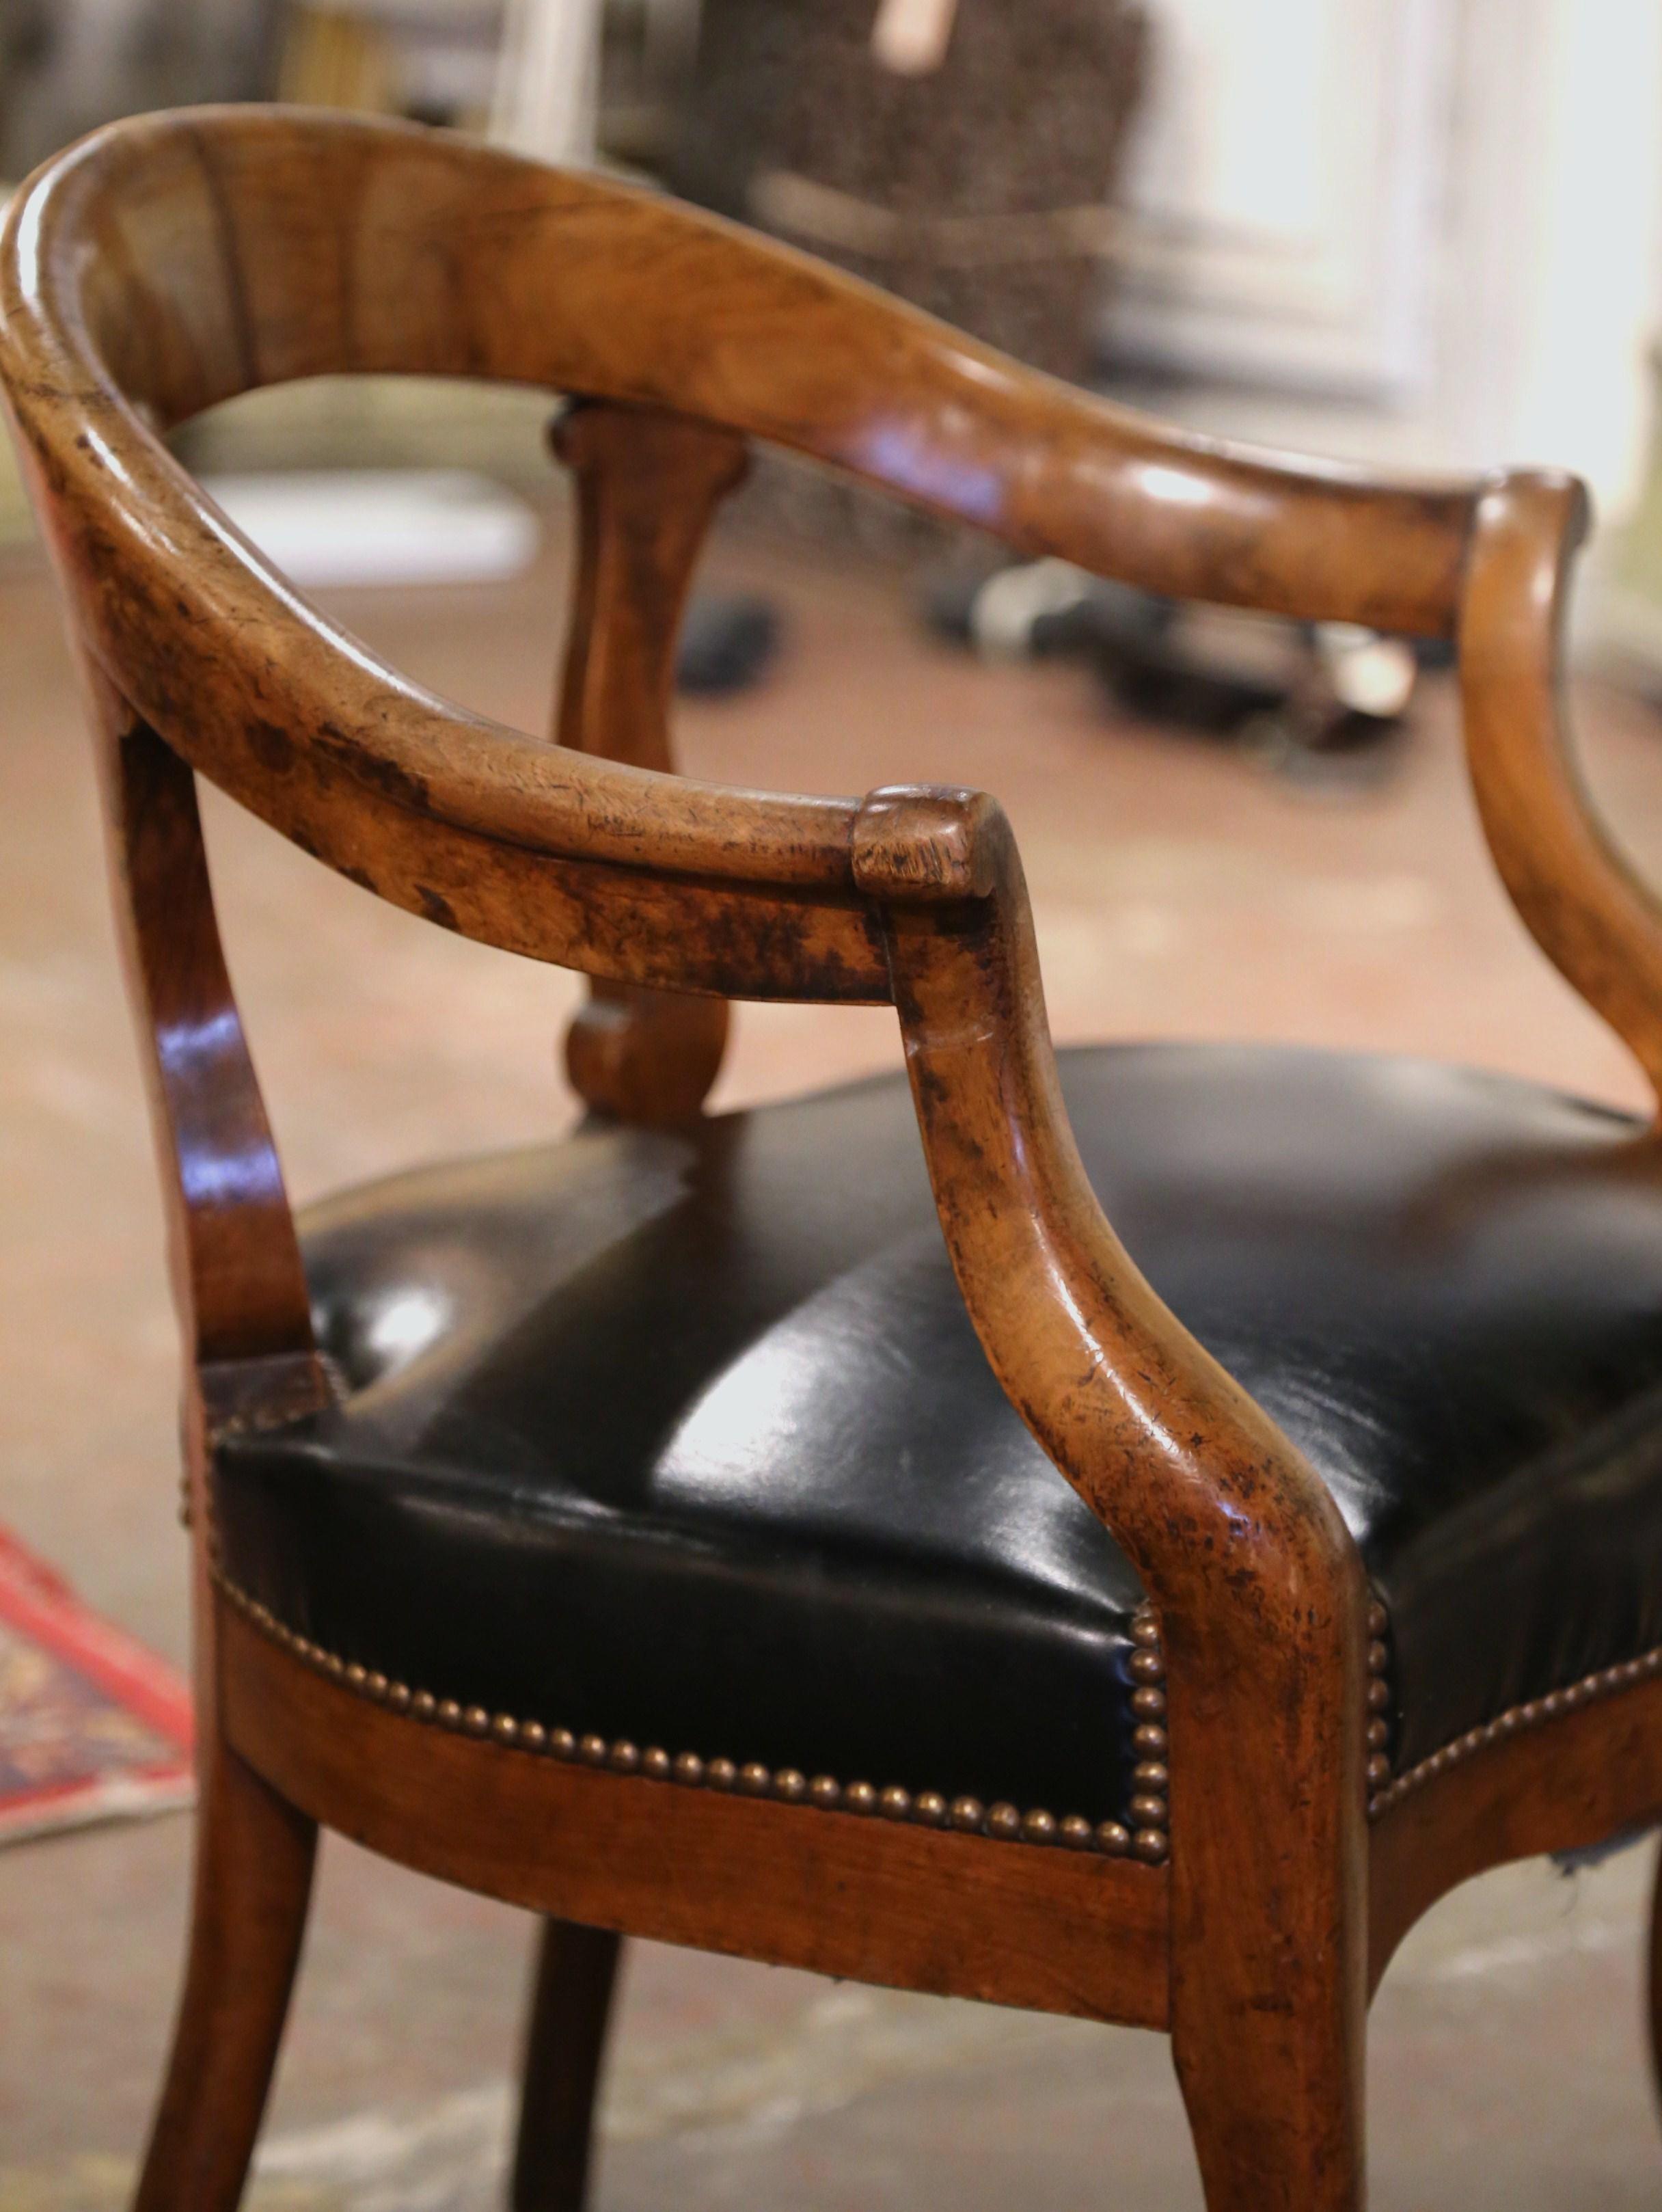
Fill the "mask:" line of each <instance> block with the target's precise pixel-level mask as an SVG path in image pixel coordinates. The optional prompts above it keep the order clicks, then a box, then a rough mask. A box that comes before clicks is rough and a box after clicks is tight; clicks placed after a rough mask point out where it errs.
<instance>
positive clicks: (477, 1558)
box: [216, 1046, 1662, 1820]
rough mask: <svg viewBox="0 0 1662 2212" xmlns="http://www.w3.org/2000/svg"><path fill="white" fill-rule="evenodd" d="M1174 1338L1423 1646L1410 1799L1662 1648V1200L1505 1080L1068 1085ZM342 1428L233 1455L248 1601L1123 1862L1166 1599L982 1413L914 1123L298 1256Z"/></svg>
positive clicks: (527, 1688) (317, 1247)
mask: <svg viewBox="0 0 1662 2212" xmlns="http://www.w3.org/2000/svg"><path fill="white" fill-rule="evenodd" d="M1062 1069H1063V1084H1064V1088H1065V1091H1066V1095H1067V1099H1068V1104H1069V1108H1070V1110H1071V1114H1072V1115H1073V1118H1074V1122H1075V1126H1076V1128H1077V1132H1078V1135H1079V1139H1080V1143H1081V1147H1082V1150H1083V1153H1084V1157H1085V1161H1086V1164H1087V1166H1088V1168H1089V1171H1090V1174H1091V1177H1092V1180H1093V1182H1095V1186H1096V1188H1097V1190H1098V1191H1099V1193H1100V1194H1101V1197H1102V1199H1103V1200H1104V1202H1105V1204H1106V1205H1107V1209H1108V1211H1109V1213H1110V1215H1111V1217H1112V1218H1113V1221H1114V1223H1115V1225H1117V1227H1118V1228H1119V1231H1120V1233H1121V1235H1122V1236H1123V1237H1124V1238H1125V1242H1126V1243H1127V1244H1128V1246H1129V1248H1130V1249H1131V1253H1132V1254H1133V1255H1134V1256H1135V1258H1136V1259H1137V1261H1138V1263H1139V1264H1140V1265H1141V1266H1142V1267H1143V1269H1144V1270H1145V1271H1146V1273H1148V1275H1149V1278H1150V1279H1151V1280H1152V1281H1153V1283H1154V1285H1155V1286H1156V1289H1157V1290H1158V1291H1160V1292H1161V1293H1162V1296H1163V1297H1165V1298H1166V1299H1167V1300H1168V1302H1169V1303H1170V1304H1171V1305H1172V1306H1173V1307H1174V1309H1175V1310H1176V1311H1177V1312H1178V1313H1179V1314H1180V1316H1182V1318H1183V1319H1184V1320H1185V1321H1186V1322H1187V1324H1188V1325H1189V1326H1190V1328H1192V1329H1193V1330H1194V1331H1195V1333H1196V1334H1198V1336H1199V1338H1200V1339H1201V1340H1202V1341H1203V1342H1204V1344H1206V1345H1207V1346H1210V1349H1211V1351H1212V1352H1214V1353H1215V1354H1216V1356H1217V1358H1219V1359H1221V1360H1222V1363H1223V1364H1224V1365H1225V1366H1226V1367H1228V1369H1230V1370H1232V1372H1233V1373H1234V1375H1235V1376H1237V1377H1238V1378H1239V1379H1240V1382H1241V1383H1244V1384H1245V1385H1246V1388H1247V1389H1250V1390H1251V1391H1253V1393H1254V1394H1255V1395H1256V1396H1257V1397H1258V1398H1259V1401H1261V1402H1262V1403H1263V1404H1264V1405H1265V1407H1267V1409H1268V1410H1269V1411H1270V1413H1271V1414H1273V1415H1274V1417H1275V1418H1276V1419H1277V1420H1278V1421H1279V1422H1281V1423H1282V1424H1283V1426H1284V1427H1285V1429H1286V1430H1287V1431H1288V1433H1289V1435H1290V1436H1291V1437H1293V1438H1294V1439H1295V1441H1296V1442H1297V1443H1298V1444H1299V1445H1300V1446H1301V1448H1302V1449H1303V1450H1304V1451H1305V1452H1306V1453H1307V1455H1308V1456H1309V1458H1310V1459H1311V1460H1312V1461H1313V1463H1314V1464H1315V1466H1316V1467H1317V1468H1319V1470H1320V1472H1321V1474H1322V1475H1323V1476H1324V1477H1325V1480H1327V1482H1328V1483H1329V1485H1330V1486H1331V1489H1332V1491H1333V1492H1334V1494H1335V1496H1336V1497H1337V1500H1338V1502H1339V1504H1340V1506H1341V1508H1342V1510H1343V1511H1344V1516H1345V1517H1346V1519H1347V1521H1348V1522H1349V1523H1350V1527H1351V1528H1352V1529H1353V1530H1354V1532H1355V1533H1356V1536H1357V1538H1358V1539H1359V1541H1360V1542H1361V1544H1362V1550H1363V1553H1364V1556H1365V1558H1366V1560H1367V1563H1368V1567H1369V1569H1370V1571H1371V1572H1372V1574H1373V1576H1374V1581H1375V1583H1376V1584H1377V1585H1378V1587H1379V1588H1380V1591H1381V1593H1382V1595H1384V1596H1385V1598H1386V1601H1387V1602H1388V1604H1389V1606H1390V1608H1391V1612H1392V1634H1393V1638H1394V1645H1395V1659H1394V1670H1393V1680H1394V1686H1395V1693H1396V1695H1397V1697H1398V1701H1399V1707H1400V1711H1399V1714H1398V1747H1397V1762H1398V1765H1399V1766H1400V1765H1404V1764H1405V1763H1411V1762H1412V1761H1414V1760H1416V1759H1419V1758H1421V1757H1422V1756H1424V1755H1425V1754H1426V1753H1428V1752H1429V1751H1431V1750H1433V1749H1435V1748H1436V1747H1438V1746H1440V1745H1441V1744H1442V1743H1444V1742H1446V1741H1449V1740H1450V1739H1451V1738H1452V1737H1453V1736H1454V1735H1458V1734H1459V1733H1460V1732H1462V1731H1463V1730H1465V1729H1467V1728H1469V1727H1471V1726H1472V1725H1474V1724H1476V1723H1478V1722H1481V1721H1483V1720H1487V1719H1492V1718H1493V1717H1495V1716H1496V1715H1497V1714H1498V1713H1500V1712H1501V1711H1503V1710H1504V1709H1506V1708H1507V1707H1508V1706H1509V1705H1513V1704H1515V1703H1517V1702H1519V1701H1520V1700H1522V1699H1527V1698H1531V1697H1534V1696H1537V1695H1539V1694H1540V1693H1541V1692H1544V1691H1545V1690H1547V1689H1550V1688H1552V1687H1555V1686H1562V1685H1563V1684H1565V1683H1567V1682H1568V1681H1570V1680H1574V1679H1576V1678H1577V1677H1579V1676H1580V1675H1581V1674H1585V1673H1587V1672H1589V1671H1591V1670H1592V1669H1593V1668H1598V1667H1602V1666H1604V1665H1607V1664H1610V1663H1611V1662H1614V1661H1616V1660H1617V1659H1620V1658H1625V1657H1630V1656H1635V1655H1636V1654H1637V1653H1638V1652H1639V1651H1641V1650H1643V1649H1646V1648H1647V1647H1648V1646H1649V1645H1651V1644H1656V1643H1658V1642H1662V1153H1659V1148H1658V1146H1657V1145H1656V1144H1655V1143H1654V1142H1653V1141H1652V1139H1650V1138H1649V1137H1648V1136H1647V1134H1646V1133H1645V1132H1644V1131H1643V1129H1642V1128H1641V1126H1640V1125H1639V1124H1637V1123H1635V1122H1632V1121H1629V1120H1627V1119H1625V1118H1623V1117H1622V1116H1620V1115H1615V1114H1612V1113H1610V1112H1607V1111H1605V1110H1604V1109H1599V1108H1597V1107H1594V1106H1590V1105H1586V1104H1583V1103H1579V1102H1576V1101H1574V1100H1572V1099H1568V1098H1565V1097H1560V1096H1558V1095H1556V1094H1555V1093H1551V1092H1548V1091H1542V1090H1539V1089H1537V1088H1534V1087H1532V1086H1531V1085H1526V1084H1522V1083H1519V1082H1515V1081H1512V1080H1508V1079H1502V1078H1499V1077H1495V1076H1489V1075H1481V1074H1474V1073H1465V1072H1461V1071H1458V1070H1453V1069H1449V1068H1445V1067H1441V1066H1431V1065H1428V1064H1422V1063H1419V1062H1415V1061H1409V1060H1386V1059H1372V1058H1360V1057H1358V1058H1349V1057H1338V1056H1333V1055H1328V1054H1314V1053H1306V1052H1297V1051H1290V1050H1278V1049H1265V1050H1259V1049H1240V1050H1237V1049H1234V1048H1206V1047H1192V1048H1191V1047H1168V1046H1149V1047H1109V1048H1101V1049H1093V1050H1087V1051H1076V1052H1071V1053H1066V1054H1063V1055H1062ZM303 1233H304V1239H305V1244H306V1261H307V1267H308V1269H309V1271H310V1273H311V1278H312V1285H313V1291H314V1296H315V1301H316V1307H317V1313H318V1323H319V1328H320V1331H321V1334H322V1338H323V1340H324V1343H325V1346H326V1348H327V1350H328V1351H329V1352H330V1353H331V1355H332V1356H333V1358H334V1359H335V1360H336V1361H337V1363H338V1365H339V1368H340V1370H341V1372H342V1374H343V1376H344V1377H345V1378H346V1381H347V1383H348V1385H349V1395H347V1397H346V1399H345V1401H344V1402H343V1404H342V1405H341V1406H340V1407H339V1408H338V1409H337V1410H333V1411H331V1412H330V1413H326V1414H325V1415H322V1416H318V1417H314V1418H312V1419H307V1420H306V1421H304V1422H301V1423H297V1424H295V1425H293V1426H292V1427H289V1428H287V1429H283V1430H281V1431H276V1432H268V1433H264V1434H247V1435H241V1436H236V1437H232V1438H230V1439H228V1440H227V1442H226V1443H225V1444H224V1446H223V1447H222V1449H221V1453H220V1455H219V1460H218V1466H217V1486H216V1487H217V1511H218V1516H219V1524H220V1540H221V1547H222V1554H223V1559H224V1561H225V1565H226V1567H227V1571H228V1572H229V1574H230V1575H231V1576H232V1577H233V1578H234V1581H235V1582H236V1583H239V1584H240V1586H241V1587H242V1588H243V1589H245V1590H246V1592H247V1593H248V1594H249V1595H252V1597H254V1598H256V1599H258V1601H261V1602H263V1603H264V1604H265V1605H267V1606H268V1607H270V1608H271V1610H272V1611H273V1612H274V1613H276V1616H277V1618H278V1619H279V1620H281V1621H282V1622H283V1623H285V1624H286V1625H287V1626H289V1627H290V1628H292V1629H294V1630H295V1631H296V1632H299V1633H300V1634H301V1635H303V1636H306V1637H307V1638H311V1639H312V1640H314V1641H316V1642H317V1643H318V1644H322V1645H323V1646H325V1648H326V1649H328V1650H331V1651H334V1652H337V1653H338V1654H339V1655H341V1656H343V1658H345V1659H347V1660H348V1661H357V1662H360V1663H361V1664H363V1665H364V1666H366V1667H369V1668H376V1669H379V1670H380V1671H383V1672H385V1673H386V1674H390V1675H392V1676H395V1677H397V1678H399V1679H402V1680H405V1681H408V1682H409V1683H412V1684H414V1685H416V1686H422V1687H425V1688H427V1689H429V1690H431V1691H432V1692H434V1694H436V1695H437V1696H440V1697H449V1698H454V1699H458V1701H460V1702H461V1703H463V1704H464V1705H467V1704H477V1705H482V1706H485V1707H487V1708H488V1709H489V1710H490V1711H493V1712H494V1711H506V1712H509V1713H512V1714H514V1715H515V1716H517V1717H520V1718H523V1719H538V1720H541V1721H542V1722H543V1723H544V1724H545V1725H548V1726H550V1727H566V1728H569V1729H573V1730H574V1731H576V1732H577V1733H579V1735H580V1734H582V1733H584V1732H585V1731H593V1732H595V1733H597V1734H599V1735H605V1736H627V1737H629V1738H631V1739H633V1740H634V1741H635V1742H637V1743H638V1744H640V1745H643V1746H644V1745H649V1744H650V1745H659V1746H662V1747H664V1748H666V1749H667V1750H669V1751H670V1753H676V1752H680V1751H682V1750H692V1751H695V1752H697V1753H701V1755H703V1756H704V1757H706V1758H709V1757H713V1756H716V1755H722V1756H726V1757H730V1758H731V1759H735V1760H737V1761H739V1762H743V1761H746V1760H760V1761H761V1762H763V1763H765V1764H767V1765H769V1766H773V1767H778V1766H784V1765H791V1766H796V1767H798V1768H801V1769H803V1770H804V1771H806V1772H807V1773H809V1774H810V1775H811V1774H814V1773H816V1772H821V1771H825V1772H828V1773H830V1774H832V1775H834V1776H836V1777H838V1778H840V1779H841V1780H842V1781H844V1782H847V1781H851V1780H854V1779H865V1780H869V1781H870V1782H872V1783H874V1784H877V1785H878V1786H879V1787H881V1786H883V1785H885V1784H889V1783H899V1784H903V1785H905V1786H906V1787H907V1788H909V1789H911V1790H914V1791H915V1790H924V1789H937V1790H942V1791H943V1792H944V1793H946V1794H947V1795H949V1796H951V1795H953V1794H956V1793H961V1792H967V1793H971V1794H974V1796H978V1797H980V1798H982V1799H983V1800H985V1801H988V1802H991V1801H994V1800H998V1799H1007V1800H1010V1801H1012V1802H1014V1803H1016V1805H1017V1806H1018V1807H1022V1808H1027V1807H1033V1806H1044V1807H1046V1808H1048V1809H1049V1810H1051V1811H1052V1812H1054V1813H1056V1814H1058V1815H1060V1814H1068V1813H1078V1814H1084V1815H1085V1816H1087V1817H1088V1818H1090V1819H1093V1820H1097V1819H1101V1818H1105V1817H1107V1816H1109V1815H1110V1814H1117V1813H1119V1811H1120V1810H1121V1809H1122V1808H1123V1804H1124V1802H1125V1793H1126V1790H1127V1786H1128V1785H1127V1780H1126V1777H1127V1774H1128V1771H1129V1765H1130V1763H1131V1762H1130V1750H1129V1745H1130V1732H1131V1722H1130V1720H1129V1717H1128V1714H1129V1697H1128V1688H1127V1682H1126V1675H1125V1659H1126V1656H1127V1652H1128V1649H1129V1644H1128V1632H1129V1624H1130V1617H1131V1611H1132V1608H1133V1607H1134V1606H1135V1605H1136V1603H1137V1599H1138V1595H1139V1592H1138V1589H1137V1581H1136V1577H1134V1575H1133V1574H1132V1572H1131V1569H1130V1567H1129V1565H1128V1564H1127V1562H1126V1561H1125V1558H1124V1557H1123V1555H1122V1554H1121V1553H1120V1552H1119V1549H1118V1548H1117V1547H1116V1546H1115V1545H1114V1543H1113V1541H1112V1540H1111V1539H1110V1538H1109V1537H1108V1536H1107V1534H1105V1533H1104V1532H1103V1531H1102V1529H1101V1528H1100V1527H1099V1526H1098V1524H1097V1523H1096V1522H1095V1521H1094V1520H1093V1518H1092V1517H1091V1516H1090V1515H1089V1513H1088V1512H1087V1510H1085V1508H1084V1506H1083V1504H1080V1503H1079V1501H1078V1500H1077V1498H1076V1497H1075V1496H1074V1494H1073V1492H1071V1490H1070V1489H1069V1488H1068V1486H1067V1485H1066V1484H1065V1482H1064V1481H1063V1480H1062V1479H1061V1477H1060V1476H1059V1475H1058V1474H1056V1472H1055V1471H1054V1470H1053V1469H1052V1468H1051V1467H1050V1465H1049V1463H1048V1462H1046V1460H1045V1459H1044V1458H1043V1457H1042V1455H1040V1452H1039V1451H1038V1449H1037V1448H1036V1447H1035V1446H1034V1443H1032V1441H1031V1440H1030V1438H1029V1437H1028V1434H1027V1431H1025V1430H1024V1429H1023V1428H1022V1425H1021V1423H1020V1422H1019V1421H1018V1420H1017V1419H1016V1416H1015V1414H1014V1413H1011V1411H1010V1408H1009V1407H1008V1405H1007V1404H1006V1402H1005V1401H1004V1397H1003V1396H1002V1395H1001V1394H1000V1392H999V1390H998V1387H997V1385H996V1383H994V1382H993V1380H992V1375H991V1373H990V1372H989V1370H988V1369H987V1367H986V1362H985V1360H984V1359H983V1358H982V1355H981V1352H980V1346H979V1345H978V1344H977V1342H976V1340H975V1337H974V1334H973V1332H972V1331H971V1329H970V1327H969V1324H968V1322H967V1319H966V1317H965V1315H964V1311H963V1308H962V1306H961V1302H960V1300H959V1297H958V1294H957V1291H956V1289H955V1285H954V1282H953V1279H952V1275H951V1272H950V1268H949V1264H948V1261H947V1258H946V1255H945V1251H944V1249H943V1244H942V1241H941V1237H940V1233H939V1231H938V1228H937V1224H936V1220H935V1216H934V1212H933V1208H932V1206H931V1200H930V1194H929V1190H928V1186H927V1182H926V1179H925V1171H924V1167H923V1162H922V1156H921V1152H920V1148H919V1139H918V1134H917V1130H916V1127H915V1124H914V1122H913V1114H912V1107H911V1103H910V1099H909V1097H908V1095H907V1091H906V1088H905V1085H904V1084H903V1083H902V1082H901V1080H899V1079H893V1080H889V1079H884V1080H879V1081H876V1082H871V1083H866V1084H862V1085H857V1086H854V1087H852V1088H850V1089H846V1090H841V1091H834V1092H829V1093H827V1094H824V1095H822V1096H819V1097H811V1098H808V1099H804V1100H802V1101H800V1102H798V1103H792V1104H788V1105H784V1106H777V1107H772V1108H768V1109H761V1110H758V1111H755V1112H752V1113H749V1114H743V1115H729V1116H725V1117H721V1118H717V1119H713V1120H712V1121H708V1122H707V1123H706V1124H704V1125H703V1126H702V1127H700V1128H699V1129H697V1130H696V1131H695V1132H692V1133H687V1134H662V1133H643V1132H639V1131H630V1130H623V1129H615V1128H606V1127H590V1128H586V1129H585V1130H583V1131H580V1132H579V1133H578V1134H577V1135H576V1136H574V1137H573V1138H572V1139H570V1140H569V1141H567V1142H565V1143H562V1144H560V1145H557V1146H550V1147H549V1148H548V1149H545V1150H538V1151H534V1152H518V1153H513V1154H508V1155H506V1156H502V1157H497V1158H485V1159H482V1160H478V1161H474V1162H470V1163H466V1164H460V1165H452V1166H446V1167H441V1168H436V1169H434V1170H427V1171H422V1172H419V1173H416V1174H411V1175H407V1176H400V1177H398V1178H396V1179H394V1180H391V1181H389V1182H382V1183H379V1184H377V1185H375V1186H373V1187H371V1188H365V1189H361V1190H358V1191H354V1192H350V1193H348V1194H345V1195H343V1196H342V1197H340V1198H337V1199H336V1200H331V1202H329V1203H328V1204H326V1205H324V1206H319V1207H318V1208H316V1209H314V1210H313V1211H312V1212H310V1213H309V1214H308V1215H307V1216H306V1218H305V1220H304V1223H303Z"/></svg>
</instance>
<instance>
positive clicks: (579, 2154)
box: [513, 1920, 622, 2212]
mask: <svg viewBox="0 0 1662 2212" xmlns="http://www.w3.org/2000/svg"><path fill="white" fill-rule="evenodd" d="M621 1950H622V1938H621V1937H620V1936H613V1935H610V1934H609V1933H607V1932H606V1931H605V1930H604V1929H598V1928H579V1927H576V1926H574V1925H573V1923H571V1922H569V1921H566V1920H547V1921H544V1923H543V1939H542V1945H541V1948H540V1949H539V1951H538V1954H537V1974H536V1980H535V1983H534V1985H533V1988H532V1992H531V2016H530V2020H529V2021H528V2023H527V2027H526V2033H525V2075H524V2088H523V2090H522V2093H521V2103H520V2108H519V2144H518V2147H517V2148H516V2150H515V2154H514V2161H513V2212H581V2209H582V2205H583V2202H584V2197H585V2191H586V2186H587V2182H588V2172H589V2156H590V2152H591V2142H592V2129H593V2118H594V2099H595V2091H596V2089H597V2087H598V2085H599V2081H600V2065H601V2060H602V2058H603V2057H604V2053H605V2047H606V2022H607V2019H608V2016H609V2015H610V2010H611V2000H612V1987H613V1984H614V1982H615V1981H616V1975H617V1964H618V1956H619V1954H620V1952H621Z"/></svg>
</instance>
